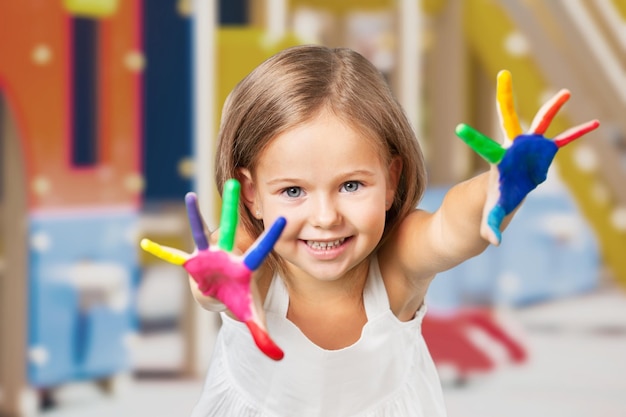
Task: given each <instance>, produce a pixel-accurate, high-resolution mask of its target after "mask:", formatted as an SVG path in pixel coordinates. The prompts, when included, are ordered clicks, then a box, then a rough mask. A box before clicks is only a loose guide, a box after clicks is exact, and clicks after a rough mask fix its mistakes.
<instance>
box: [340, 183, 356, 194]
mask: <svg viewBox="0 0 626 417" xmlns="http://www.w3.org/2000/svg"><path fill="white" fill-rule="evenodd" d="M341 188H342V190H343V191H345V192H347V193H353V192H355V191H358V189H359V188H361V183H360V182H358V181H348V182H345V183H344V184H343V185H342V186H341Z"/></svg>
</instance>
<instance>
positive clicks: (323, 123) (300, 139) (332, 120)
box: [258, 112, 386, 169]
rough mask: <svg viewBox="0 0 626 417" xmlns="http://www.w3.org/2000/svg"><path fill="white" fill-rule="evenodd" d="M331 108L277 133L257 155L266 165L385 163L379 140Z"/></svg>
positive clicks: (260, 165)
mask: <svg viewBox="0 0 626 417" xmlns="http://www.w3.org/2000/svg"><path fill="white" fill-rule="evenodd" d="M364 131H365V129H356V128H354V127H353V126H352V125H350V124H348V123H345V122H344V121H343V120H342V119H340V118H338V117H337V116H335V115H333V114H332V113H329V112H322V113H320V114H319V115H318V116H316V117H314V118H313V119H311V120H309V121H307V122H304V123H302V124H299V125H297V126H295V127H293V128H291V129H289V130H287V131H285V132H283V133H281V134H279V135H277V136H276V137H274V138H273V139H272V140H271V141H270V142H269V143H268V145H267V146H266V147H265V149H264V150H263V152H262V153H261V155H260V156H259V159H258V166H259V167H262V166H264V167H265V168H268V167H271V166H276V165H278V166H282V165H286V164H287V163H292V162H293V163H296V162H297V163H298V164H301V165H303V166H304V165H306V166H308V165H311V164H313V165H315V164H323V165H324V166H326V167H328V166H329V165H331V164H333V163H334V164H336V168H337V169H338V168H340V167H343V166H349V165H352V164H370V165H374V164H375V165H381V166H382V165H384V164H383V162H384V161H385V160H386V153H385V150H384V149H383V147H382V146H381V145H380V144H379V142H378V141H376V140H375V139H373V138H372V137H371V135H368V134H366V133H364Z"/></svg>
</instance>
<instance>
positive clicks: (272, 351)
mask: <svg viewBox="0 0 626 417" xmlns="http://www.w3.org/2000/svg"><path fill="white" fill-rule="evenodd" d="M246 326H248V329H249V330H250V334H251V335H252V339H253V340H254V343H255V344H256V345H257V347H258V348H259V349H260V350H261V352H263V353H265V354H266V355H267V356H268V357H269V358H271V359H274V360H275V361H279V360H281V359H282V358H283V357H284V356H285V354H284V352H283V351H282V349H281V348H280V347H278V345H277V344H276V343H274V341H273V340H272V339H271V338H270V335H269V334H267V331H265V329H263V328H261V327H260V326H259V325H258V324H257V323H255V322H254V321H252V320H249V321H246Z"/></svg>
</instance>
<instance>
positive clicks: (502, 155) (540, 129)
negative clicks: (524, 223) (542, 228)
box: [456, 71, 600, 245]
mask: <svg viewBox="0 0 626 417" xmlns="http://www.w3.org/2000/svg"><path fill="white" fill-rule="evenodd" d="M496 96H497V97H496V99H497V103H498V115H499V117H500V123H501V127H502V130H503V132H504V136H505V142H504V143H503V144H502V145H500V144H498V143H496V142H495V141H493V140H492V139H490V138H489V137H487V136H485V135H483V134H482V133H480V132H478V131H477V130H475V129H473V128H472V127H470V126H468V125H466V124H460V125H458V126H457V128H456V134H457V136H459V137H460V138H461V139H462V140H463V141H464V142H465V143H467V144H468V145H469V146H470V147H471V148H472V149H473V150H474V151H475V152H476V153H478V154H479V155H480V156H481V157H482V158H483V159H485V160H486V161H487V162H489V163H490V164H491V165H492V166H495V167H496V168H497V172H498V175H499V178H498V186H497V189H494V190H490V192H489V195H488V197H487V202H486V205H485V210H484V213H483V220H482V224H481V234H482V235H483V236H485V237H486V238H487V239H488V240H489V241H490V242H491V243H493V244H494V245H499V244H500V241H501V240H502V234H501V232H500V226H501V224H502V221H503V220H504V218H505V217H506V216H507V215H508V214H509V213H511V212H512V211H513V210H515V208H516V207H517V206H518V205H519V204H520V203H521V202H522V200H523V199H524V198H525V197H526V195H527V194H528V193H529V192H531V191H532V190H533V189H535V187H537V186H538V185H539V184H541V183H542V182H543V181H545V179H546V175H547V173H548V168H549V167H550V165H551V163H552V160H553V159H554V157H555V155H556V153H557V152H558V150H559V148H561V147H563V146H565V145H567V144H568V143H570V142H572V141H573V140H575V139H578V138H579V137H581V136H583V135H584V134H586V133H588V132H590V131H592V130H594V129H596V128H597V127H598V126H599V125H600V123H599V122H598V121H597V120H592V121H589V122H587V123H583V124H581V125H578V126H576V127H573V128H571V129H568V130H566V131H565V132H563V133H561V134H559V135H557V136H555V137H554V138H552V139H549V138H546V137H545V136H544V134H545V132H546V130H547V129H548V127H549V126H550V123H551V122H552V120H553V119H554V117H555V116H556V114H557V112H558V111H559V109H560V108H561V107H562V106H563V104H565V102H566V101H567V100H568V99H569V98H570V92H569V91H568V90H565V89H563V90H561V91H559V92H558V93H557V94H556V95H555V96H554V97H553V98H552V99H550V100H549V101H547V102H546V103H545V104H544V105H543V106H542V107H541V108H540V109H539V111H538V112H537V114H536V115H535V118H534V119H533V122H532V124H531V127H530V129H529V131H528V132H526V133H524V132H522V128H521V126H520V123H519V120H518V117H517V114H516V112H515V106H514V103H513V91H512V81H511V74H510V72H508V71H500V73H498V78H497V94H496Z"/></svg>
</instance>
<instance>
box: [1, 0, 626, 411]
mask: <svg viewBox="0 0 626 417" xmlns="http://www.w3.org/2000/svg"><path fill="white" fill-rule="evenodd" d="M304 43H319V44H324V45H329V46H347V47H351V48H353V49H355V50H357V51H359V52H361V53H362V54H363V55H365V56H366V57H367V58H368V59H370V60H371V61H372V62H373V63H374V64H375V65H376V66H377V67H378V68H379V69H380V71H381V72H383V73H384V74H385V76H386V77H387V79H388V81H389V83H390V85H391V87H392V89H393V91H394V92H395V94H396V96H397V97H398V99H399V100H400V102H401V103H402V105H403V106H404V108H405V110H406V113H407V115H408V117H409V119H410V120H411V122H412V123H413V125H414V126H415V129H416V131H417V133H418V137H419V140H420V143H421V145H422V147H423V149H424V150H425V153H426V158H427V164H428V174H429V180H430V187H429V189H428V191H427V193H426V195H425V197H424V199H423V201H422V202H421V206H422V207H423V208H425V209H429V210H432V209H435V208H436V207H437V205H438V204H439V203H440V201H441V198H442V196H443V193H444V192H445V190H446V189H447V188H448V187H449V186H450V185H451V184H453V183H455V182H458V181H461V180H464V179H466V178H469V177H470V176H471V175H473V174H474V173H476V172H478V171H480V170H484V169H485V168H486V166H485V164H484V163H483V162H482V160H480V159H479V158H478V157H477V156H475V154H474V153H473V152H472V151H471V150H469V148H468V147H467V146H466V145H465V144H463V143H462V142H461V141H460V140H458V138H456V136H455V134H454V129H455V126H456V125H457V124H458V123H460V122H465V123H468V124H470V125H472V126H474V127H475V128H477V129H478V130H480V131H482V132H484V133H486V134H488V135H490V136H491V137H492V138H494V139H497V140H500V138H501V137H500V136H501V133H500V129H499V127H498V118H497V111H496V105H495V80H496V74H497V72H498V71H499V70H501V69H508V70H510V71H511V73H512V75H513V88H514V94H515V98H516V106H517V111H518V114H519V117H520V120H521V122H522V125H523V126H524V127H528V125H529V124H530V122H531V121H532V118H533V116H534V115H535V113H536V111H537V110H538V109H539V107H540V106H541V105H542V104H543V103H544V102H545V101H546V100H547V99H548V98H550V97H551V96H552V95H553V94H554V93H556V92H557V91H558V90H559V89H561V88H568V89H569V90H570V91H571V92H572V98H571V100H570V102H569V103H567V104H566V105H565V107H564V108H563V109H562V110H561V112H560V114H559V116H558V117H557V118H556V119H555V120H554V122H553V123H552V126H551V128H550V130H549V131H548V132H547V136H548V137H552V136H555V135H557V134H559V133H560V132H562V131H565V130H566V129H568V128H569V127H572V126H574V125H577V124H579V123H583V122H585V121H587V120H590V119H594V118H597V119H599V120H600V121H601V127H600V128H599V129H598V130H597V131H594V132H593V133H591V134H589V135H587V136H586V137H585V138H584V139H582V140H580V141H578V142H575V143H572V144H571V145H569V146H568V147H566V148H563V149H562V150H561V151H560V152H559V154H558V156H557V158H556V163H555V166H554V168H553V169H552V170H551V171H550V173H549V176H548V180H547V181H546V183H545V184H543V185H542V186H541V187H540V188H539V189H538V190H537V191H536V192H535V193H533V194H531V195H530V196H529V197H528V199H527V201H526V204H525V205H524V206H523V207H522V209H521V210H520V211H519V213H518V215H517V217H516V219H515V221H514V222H513V223H512V225H511V226H510V228H509V229H508V230H507V233H506V234H505V235H504V242H503V244H502V245H501V246H500V247H497V248H496V247H490V248H489V249H488V250H487V251H486V252H485V253H484V254H482V255H480V256H478V257H476V258H474V259H471V260H470V261H468V262H467V263H465V264H463V265H462V266H460V267H458V268H455V269H453V270H450V271H447V272H445V273H443V274H441V276H440V277H438V278H437V279H436V280H435V283H434V284H433V286H432V289H431V291H430V292H429V295H428V300H427V301H428V304H429V314H428V315H427V316H426V319H425V322H424V326H423V333H424V337H425V338H426V340H427V342H428V343H429V346H430V349H431V353H432V355H433V358H434V360H435V363H436V365H437V367H438V369H439V372H440V375H441V378H442V382H443V384H444V395H445V398H446V402H447V404H448V408H449V415H450V416H451V417H456V416H463V417H472V416H502V415H506V416H508V417H515V416H528V415H533V416H537V417H541V416H568V417H578V416H581V417H582V416H585V417H596V416H597V417H623V416H626V397H625V396H624V393H626V360H624V355H626V295H625V289H626V186H625V185H624V184H626V60H625V58H624V57H626V2H624V1H622V0H586V1H585V0H553V1H548V2H544V1H539V0H537V1H533V0H528V1H517V0H466V1H461V0H422V1H418V0H395V1H394V0H359V1H356V0H345V1H333V0H258V1H257V0H248V1H246V0H221V1H217V0H197V1H192V0H150V1H147V0H146V1H141V0H123V1H122V0H20V1H13V0H0V164H1V169H0V415H2V416H20V417H21V416H38V415H42V416H49V417H72V416H111V415H116V416H131V415H151V416H155V417H161V416H163V417H165V416H174V415H188V414H189V412H190V410H191V408H192V407H193V405H194V404H195V402H196V400H197V399H198V398H199V396H200V391H201V389H202V380H203V377H204V373H205V370H206V366H207V363H208V361H209V359H210V356H211V350H212V343H213V338H214V335H215V331H216V330H217V329H218V327H219V319H218V317H217V316H216V315H215V314H213V313H208V312H206V311H201V310H200V309H199V308H197V306H196V305H195V303H194V302H193V300H192V299H191V298H190V295H189V291H188V287H187V280H186V276H185V274H184V273H183V271H182V269H180V268H176V267H172V266H170V265H168V264H165V263H164V262H161V261H158V260H156V259H154V258H151V257H150V256H147V255H145V254H143V253H140V250H138V241H139V239H140V238H142V237H149V238H151V239H153V240H155V241H157V242H159V243H162V244H165V245H168V246H174V247H178V248H182V249H186V250H188V251H191V250H192V241H191V239H190V236H189V231H188V229H187V222H186V215H185V213H184V211H185V209H184V206H183V196H184V194H185V193H186V192H187V191H190V190H195V191H196V192H197V193H198V195H199V201H200V207H201V210H202V212H203V214H204V216H205V218H206V220H207V222H208V223H209V226H211V227H214V226H215V224H216V223H217V220H218V219H217V214H216V213H217V212H218V210H217V207H219V204H220V201H219V198H218V197H217V195H216V191H215V186H214V183H213V175H212V170H213V156H212V155H213V146H214V144H215V142H214V138H215V136H216V132H217V128H218V121H219V117H220V111H221V105H222V103H223V101H224V99H225V97H226V95H227V94H228V92H229V91H230V90H231V89H232V87H233V86H234V85H235V84H236V83H237V82H238V81H239V80H240V79H241V78H242V77H244V76H245V75H246V74H247V73H248V72H249V71H250V70H251V69H252V68H254V67H255V66H256V65H257V64H259V63H260V62H261V61H262V60H263V59H265V58H267V57H269V56H270V55H272V54H273V53H275V52H277V51H278V50H280V49H282V48H284V47H287V46H292V45H297V44H304Z"/></svg>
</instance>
